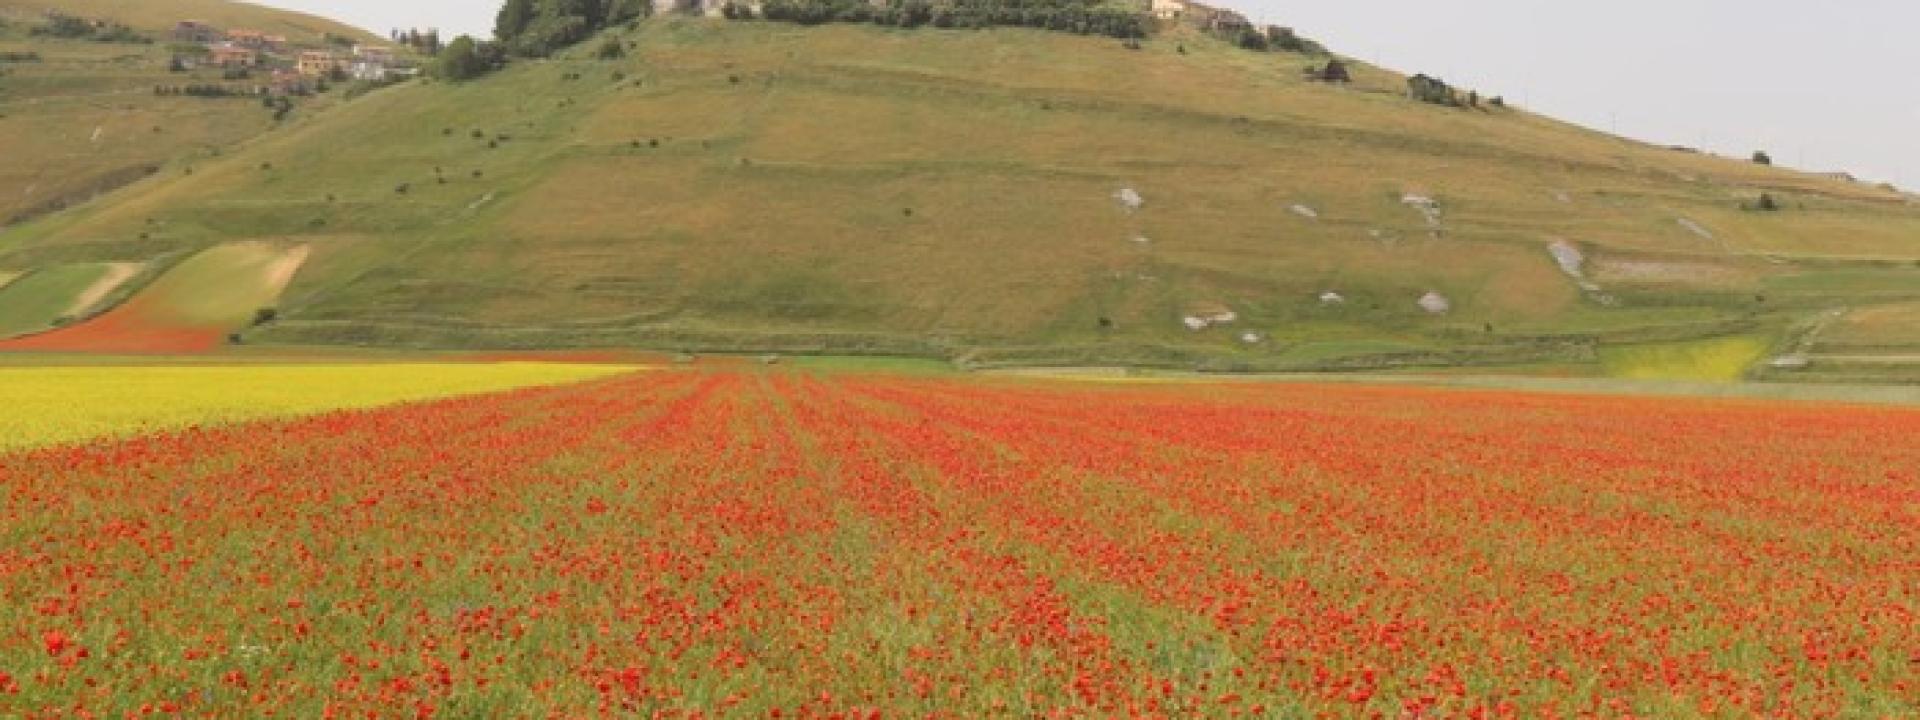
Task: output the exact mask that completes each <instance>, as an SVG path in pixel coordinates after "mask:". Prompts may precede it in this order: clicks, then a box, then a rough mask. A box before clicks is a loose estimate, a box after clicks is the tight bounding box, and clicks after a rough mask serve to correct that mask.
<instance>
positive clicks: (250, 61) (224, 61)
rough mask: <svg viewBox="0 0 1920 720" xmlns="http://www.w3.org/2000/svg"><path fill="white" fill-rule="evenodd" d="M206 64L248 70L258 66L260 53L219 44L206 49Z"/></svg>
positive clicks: (228, 44) (227, 44) (236, 46)
mask: <svg viewBox="0 0 1920 720" xmlns="http://www.w3.org/2000/svg"><path fill="white" fill-rule="evenodd" d="M207 64H209V65H213V66H215V67H224V68H250V67H254V66H256V65H259V64H260V51H258V50H254V49H253V48H245V47H240V46H238V45H234V44H232V43H221V44H218V45H214V46H211V47H208V48H207Z"/></svg>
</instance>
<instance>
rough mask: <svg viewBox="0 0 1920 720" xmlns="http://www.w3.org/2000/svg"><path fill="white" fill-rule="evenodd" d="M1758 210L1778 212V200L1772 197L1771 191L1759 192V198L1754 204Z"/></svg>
mask: <svg viewBox="0 0 1920 720" xmlns="http://www.w3.org/2000/svg"><path fill="white" fill-rule="evenodd" d="M1754 209H1755V210H1759V211H1760V212H1779V211H1780V201H1778V200H1775V199H1773V193H1760V200H1759V202H1758V203H1756V204H1755V205H1754Z"/></svg>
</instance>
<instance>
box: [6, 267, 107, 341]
mask: <svg viewBox="0 0 1920 720" xmlns="http://www.w3.org/2000/svg"><path fill="white" fill-rule="evenodd" d="M109 272H111V269H110V268H109V267H108V266H107V265H106V264H105V263H80V264H75V265H60V266H55V267H50V268H46V269H44V270H40V271H37V272H32V273H27V274H25V275H21V276H19V277H18V278H16V279H13V281H12V282H8V283H0V338H8V337H12V336H15V335H22V334H25V333H30V332H37V331H40V330H45V329H47V328H50V327H53V326H54V324H55V323H56V322H57V321H60V320H61V319H63V318H71V317H73V316H74V315H75V310H76V307H75V306H76V305H77V304H83V303H82V302H81V301H82V300H83V299H84V298H83V297H82V296H83V295H85V294H86V292H87V290H88V289H89V288H92V287H94V286H95V285H96V283H99V282H100V281H101V280H102V279H103V278H106V277H107V275H108V273H109ZM85 309H86V308H79V310H85Z"/></svg>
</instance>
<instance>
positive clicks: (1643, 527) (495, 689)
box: [0, 372, 1920, 718]
mask: <svg viewBox="0 0 1920 720" xmlns="http://www.w3.org/2000/svg"><path fill="white" fill-rule="evenodd" d="M1916 437H1920V412H1916V411H1913V410H1910V409H1890V408H1864V407H1846V406H1831V405H1814V404H1788V403H1763V402H1757V401H1714V400H1673V399H1633V398H1620V397H1577V396H1559V395H1531V394H1519V393H1503V392H1491V391H1461V390H1436V389H1415V388H1369V387H1359V386H1310V385H1252V384H1239V385H1217V386H1216V385H1184V384H1183V385H1175V384H1166V385H1157V384H1155V385H1145V384H1142V385H1117V384H1116V385H1069V384H1058V383H1043V382H1035V381H985V380H956V379H944V378H938V377H929V378H915V377H887V376H854V375H808V374H803V373H783V372H765V373H753V372H731V373H699V372H654V373H644V374H636V375H625V376H619V377H615V378H611V379H605V380H596V381H591V382H587V383H582V384H576V385H569V386H564V387H554V388H542V389H528V390H519V391H513V392H508V393H502V394H494V395H486V396H477V397H467V398H456V399H450V400H442V401H436V402H431V403H423V404H416V405H409V406H401V407H394V408H387V409H379V410H362V411H350V412H338V413H333V414H329V415H323V416H318V417H311V418H306V419H296V420H283V421H272V422H262V423H251V424H244V425H233V426H223V427H214V428H203V429H195V430H187V431H181V432H176V433H171V434H165V435H157V436H150V437H143V438H138V439H133V440H123V441H116V442H100V443H95V444H91V445H86V446H79V447H63V448H49V449H42V450H36V451H31V452H25V453H18V454H14V455H9V456H4V457H0V539H3V542H0V596H3V599H4V605H0V614H3V615H4V617H0V716H9V717H10V716H28V717H40V716H69V717H84V716H94V717H107V716H114V717H119V716H125V715H130V714H131V715H143V714H185V715H190V716H203V715H222V716H267V715H272V716H279V717H295V718H314V717H341V718H345V717H392V716H398V715H417V716H443V717H522V716H525V717H533V716H540V717H547V716H561V717H578V716H597V715H607V716H619V717H634V716H642V717H647V716H664V717H862V718H864V717H875V716H879V717H899V716H912V717H919V716H939V717H979V716H999V717H1032V716H1049V717H1052V716H1067V717H1075V716H1097V717H1110V716H1195V715H1204V716H1249V717H1267V716H1277V717H1301V716H1336V717H1349V716H1355V717H1368V716H1371V717H1389V718H1401V717H1473V716H1500V717H1576V716H1601V717H1620V716H1630V715H1631V716H1646V717H1674V716H1708V717H1749V716H1755V715H1763V716H1771V717H1828V716H1855V717H1900V716H1913V715H1915V714H1916V713H1920V616H1917V615H1916V613H1920V443H1916V442H1915V438H1916Z"/></svg>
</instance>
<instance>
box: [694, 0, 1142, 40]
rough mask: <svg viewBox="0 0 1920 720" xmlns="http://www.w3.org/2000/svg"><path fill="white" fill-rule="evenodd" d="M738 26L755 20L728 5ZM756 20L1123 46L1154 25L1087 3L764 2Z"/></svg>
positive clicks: (1023, 0) (746, 11)
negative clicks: (1064, 38) (1070, 36)
mask: <svg viewBox="0 0 1920 720" xmlns="http://www.w3.org/2000/svg"><path fill="white" fill-rule="evenodd" d="M722 14H724V15H726V16H727V17H728V18H732V19H735V20H751V19H756V15H755V14H754V13H753V11H752V9H751V8H749V7H748V6H746V5H741V4H734V3H730V4H728V5H727V6H726V7H725V8H723V13H722ZM757 18H758V19H764V20H772V21H776V22H791V23H798V24H801V25H819V24H822V23H829V22H840V23H872V24H875V25H889V26H896V27H921V26H931V27H937V28H988V27H1026V28H1036V29H1040V30H1051V31H1054V32H1065V33H1074V34H1078V35H1105V36H1108V37H1114V38H1120V39H1122V40H1137V39H1141V38H1145V37H1146V36H1147V32H1148V31H1149V30H1150V29H1151V28H1152V24H1151V23H1152V21H1151V20H1150V19H1149V18H1148V17H1147V14H1146V13H1144V12H1139V11H1137V10H1130V9H1124V8H1116V7H1113V6H1111V5H1107V4H1104V3H1100V2H1089V1H1087V0H948V1H945V2H939V3H934V2H928V1H927V0H890V1H889V2H888V3H887V4H885V5H875V4H873V3H870V2H867V0H766V2H765V3H764V4H763V5H762V6H761V12H760V14H759V15H758V16H757Z"/></svg>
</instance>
